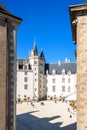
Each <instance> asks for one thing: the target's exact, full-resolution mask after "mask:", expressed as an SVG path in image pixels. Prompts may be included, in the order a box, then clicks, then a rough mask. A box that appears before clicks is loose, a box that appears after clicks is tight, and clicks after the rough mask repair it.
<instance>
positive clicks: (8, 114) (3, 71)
mask: <svg viewBox="0 0 87 130" xmlns="http://www.w3.org/2000/svg"><path fill="white" fill-rule="evenodd" d="M21 20H22V19H20V18H18V17H16V16H13V15H12V14H10V13H9V12H8V11H7V9H6V8H5V7H4V6H3V5H2V4H0V130H15V129H16V41H17V40H16V33H17V27H18V24H19V23H20V22H21Z"/></svg>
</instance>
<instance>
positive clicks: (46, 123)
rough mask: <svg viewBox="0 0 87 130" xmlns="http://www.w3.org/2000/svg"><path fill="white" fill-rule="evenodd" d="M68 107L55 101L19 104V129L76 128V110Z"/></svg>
mask: <svg viewBox="0 0 87 130" xmlns="http://www.w3.org/2000/svg"><path fill="white" fill-rule="evenodd" d="M68 108H70V107H69V105H68V103H63V102H57V103H55V102H54V101H44V105H41V102H38V103H34V106H32V105H31V104H30V103H28V104H27V103H26V102H25V103H22V104H17V130H76V112H75V111H73V110H72V109H71V108H70V110H69V111H68ZM70 115H72V117H71V118H70Z"/></svg>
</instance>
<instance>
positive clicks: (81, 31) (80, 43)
mask: <svg viewBox="0 0 87 130" xmlns="http://www.w3.org/2000/svg"><path fill="white" fill-rule="evenodd" d="M70 16H71V24H72V32H73V40H74V42H75V43H76V44H77V130H87V3H84V4H79V5H73V6H70Z"/></svg>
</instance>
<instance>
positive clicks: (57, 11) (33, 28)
mask: <svg viewBox="0 0 87 130" xmlns="http://www.w3.org/2000/svg"><path fill="white" fill-rule="evenodd" d="M85 1H86V0H1V3H3V5H4V6H5V7H6V8H7V9H8V10H9V11H10V12H11V13H12V14H13V15H15V16H17V17H20V18H22V19H23V21H22V23H21V24H20V25H19V27H18V34H17V58H28V53H29V51H30V50H31V49H32V48H33V44H34V39H36V43H37V48H38V52H39V53H40V51H41V49H43V51H44V55H45V59H46V62H47V63H57V62H58V60H62V61H63V62H64V60H65V58H66V57H68V58H69V59H71V61H72V62H75V55H74V50H75V49H76V46H75V44H73V41H72V33H71V25H70V16H69V8H68V7H69V5H72V4H78V3H83V2H85Z"/></svg>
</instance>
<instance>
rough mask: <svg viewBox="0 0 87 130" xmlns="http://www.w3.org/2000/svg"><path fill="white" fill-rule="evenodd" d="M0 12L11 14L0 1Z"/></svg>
mask: <svg viewBox="0 0 87 130" xmlns="http://www.w3.org/2000/svg"><path fill="white" fill-rule="evenodd" d="M0 12H3V13H7V14H10V15H11V13H10V12H9V11H8V10H7V9H6V7H5V6H4V5H3V4H2V3H0Z"/></svg>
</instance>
